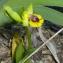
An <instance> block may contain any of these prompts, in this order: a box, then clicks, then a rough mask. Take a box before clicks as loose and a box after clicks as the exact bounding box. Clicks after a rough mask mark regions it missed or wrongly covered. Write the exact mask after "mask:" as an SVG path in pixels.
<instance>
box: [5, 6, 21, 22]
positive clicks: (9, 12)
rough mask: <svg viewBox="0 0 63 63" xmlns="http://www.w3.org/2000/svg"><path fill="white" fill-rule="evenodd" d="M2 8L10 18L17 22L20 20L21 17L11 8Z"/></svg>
mask: <svg viewBox="0 0 63 63" xmlns="http://www.w3.org/2000/svg"><path fill="white" fill-rule="evenodd" d="M4 10H5V11H6V13H7V15H8V16H9V17H10V18H12V19H13V20H15V21H17V22H21V21H22V20H21V17H20V16H19V14H18V13H17V12H15V11H13V9H12V8H11V7H9V6H5V7H4Z"/></svg>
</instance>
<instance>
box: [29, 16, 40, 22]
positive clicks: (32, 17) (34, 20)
mask: <svg viewBox="0 0 63 63" xmlns="http://www.w3.org/2000/svg"><path fill="white" fill-rule="evenodd" d="M29 20H31V21H33V22H39V18H38V17H37V16H35V15H31V16H30V17H29Z"/></svg>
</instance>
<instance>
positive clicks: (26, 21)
mask: <svg viewBox="0 0 63 63" xmlns="http://www.w3.org/2000/svg"><path fill="white" fill-rule="evenodd" d="M22 19H23V25H24V26H26V25H28V26H30V27H40V26H42V25H43V23H44V19H43V18H42V16H40V15H38V14H34V13H33V8H32V5H30V6H29V7H28V9H27V10H26V11H24V12H23V15H22Z"/></svg>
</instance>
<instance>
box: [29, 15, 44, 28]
mask: <svg viewBox="0 0 63 63" xmlns="http://www.w3.org/2000/svg"><path fill="white" fill-rule="evenodd" d="M33 15H35V16H37V17H38V19H39V21H37V22H33V21H32V20H30V21H29V25H30V27H40V26H42V25H43V23H44V19H43V18H42V17H41V16H40V15H37V14H33Z"/></svg>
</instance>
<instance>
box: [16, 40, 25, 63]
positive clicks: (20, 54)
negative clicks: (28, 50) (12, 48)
mask: <svg viewBox="0 0 63 63" xmlns="http://www.w3.org/2000/svg"><path fill="white" fill-rule="evenodd" d="M24 52H25V48H24V45H23V41H22V42H21V43H20V44H19V45H18V47H17V49H16V55H15V58H16V63H18V62H19V61H20V60H22V59H23V57H24Z"/></svg>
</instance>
